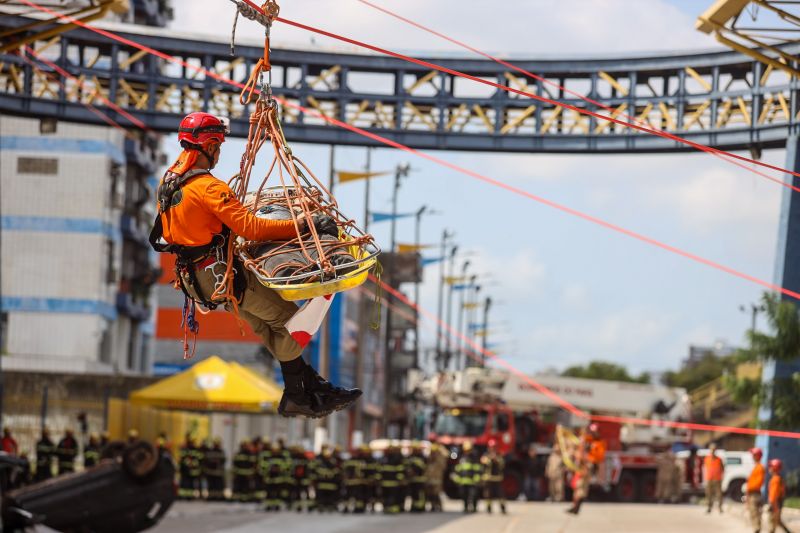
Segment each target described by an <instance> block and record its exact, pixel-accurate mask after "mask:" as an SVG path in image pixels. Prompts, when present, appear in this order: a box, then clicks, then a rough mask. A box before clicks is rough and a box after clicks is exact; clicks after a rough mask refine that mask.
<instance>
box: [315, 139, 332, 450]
mask: <svg viewBox="0 0 800 533" xmlns="http://www.w3.org/2000/svg"><path fill="white" fill-rule="evenodd" d="M335 157H336V146H335V145H333V144H332V145H331V151H330V159H329V161H328V191H329V192H330V193H331V196H333V186H334V184H335V182H336V169H335ZM330 326H331V324H330V313H329V314H327V315H325V319H324V320H323V321H322V331H320V333H319V371H320V374H321V375H322V376H323V377H324V378H325V379H328V378H329V377H330V338H331V336H330V335H331V332H330ZM330 418H331V417H325V418H320V419H318V420H317V423H316V427H317V433H319V432H320V431H319V430H320V429H322V428H326V427H327V428H330ZM329 438H330V435H326V439H329Z"/></svg>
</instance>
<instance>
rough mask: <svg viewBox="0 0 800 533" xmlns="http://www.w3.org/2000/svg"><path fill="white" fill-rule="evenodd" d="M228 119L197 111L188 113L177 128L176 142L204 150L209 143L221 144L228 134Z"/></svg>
mask: <svg viewBox="0 0 800 533" xmlns="http://www.w3.org/2000/svg"><path fill="white" fill-rule="evenodd" d="M230 132H231V130H230V127H229V122H228V119H226V118H222V117H217V116H214V115H212V114H210V113H203V112H201V111H197V112H194V113H189V114H188V115H186V116H185V117H184V118H183V120H181V125H180V127H179V128H178V141H180V143H181V144H183V142H184V141H186V142H187V143H190V144H196V145H199V146H201V147H203V148H205V147H206V146H207V145H208V144H209V143H211V142H218V143H223V142H225V136H226V135H228V134H230Z"/></svg>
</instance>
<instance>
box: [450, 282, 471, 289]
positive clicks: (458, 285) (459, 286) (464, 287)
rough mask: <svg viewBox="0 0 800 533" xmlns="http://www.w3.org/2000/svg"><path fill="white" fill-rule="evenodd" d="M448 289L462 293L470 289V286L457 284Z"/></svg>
mask: <svg viewBox="0 0 800 533" xmlns="http://www.w3.org/2000/svg"><path fill="white" fill-rule="evenodd" d="M450 288H451V289H453V290H454V291H463V290H466V289H471V288H472V285H471V284H469V283H459V284H457V285H453V286H452V287H450Z"/></svg>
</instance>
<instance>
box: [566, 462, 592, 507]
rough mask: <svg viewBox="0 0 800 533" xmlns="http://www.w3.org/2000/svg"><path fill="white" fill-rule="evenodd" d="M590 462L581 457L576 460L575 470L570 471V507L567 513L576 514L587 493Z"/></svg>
mask: <svg viewBox="0 0 800 533" xmlns="http://www.w3.org/2000/svg"><path fill="white" fill-rule="evenodd" d="M591 468H592V467H591V464H590V462H589V461H587V460H586V459H585V458H583V457H579V458H578V459H577V460H576V465H575V471H574V472H573V473H572V481H571V482H570V485H571V486H572V507H570V508H569V509H567V512H568V513H571V514H578V513H579V512H580V510H581V505H583V502H584V500H586V497H587V496H588V495H589V480H590V479H591V473H590V472H591Z"/></svg>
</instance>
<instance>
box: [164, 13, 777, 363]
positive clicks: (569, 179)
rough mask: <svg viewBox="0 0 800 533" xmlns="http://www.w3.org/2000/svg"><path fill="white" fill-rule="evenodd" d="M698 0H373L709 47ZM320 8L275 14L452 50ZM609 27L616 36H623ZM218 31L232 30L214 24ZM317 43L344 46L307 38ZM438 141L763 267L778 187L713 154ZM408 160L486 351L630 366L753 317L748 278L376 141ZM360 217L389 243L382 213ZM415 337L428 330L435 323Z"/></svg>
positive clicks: (586, 39)
mask: <svg viewBox="0 0 800 533" xmlns="http://www.w3.org/2000/svg"><path fill="white" fill-rule="evenodd" d="M711 3H712V2H711V0H697V1H688V0H682V1H671V2H670V1H664V0H648V1H647V2H642V1H641V0H619V1H612V0H608V1H599V0H597V1H596V0H591V1H590V0H540V1H535V2H534V1H529V2H506V3H503V4H500V5H492V7H491V9H489V10H488V11H487V8H486V4H485V3H478V2H475V3H464V2H463V1H462V2H455V1H454V0H452V1H451V0H440V1H438V2H435V3H430V2H424V1H422V0H409V1H404V2H384V5H386V6H389V7H391V8H392V9H395V10H397V11H399V12H401V13H402V14H405V15H408V16H410V17H412V18H420V19H424V20H425V22H426V23H427V24H428V25H430V26H432V27H434V28H436V29H438V30H440V31H442V32H444V33H446V34H449V35H452V36H453V37H456V38H459V39H462V40H465V41H467V42H469V43H470V44H474V45H475V46H477V47H479V48H483V49H486V50H490V51H496V52H502V53H506V54H510V55H512V56H513V57H530V58H536V57H543V56H547V57H557V56H559V55H561V56H569V57H581V56H592V57H596V56H602V55H605V56H614V55H620V54H625V55H630V54H636V53H646V52H664V51H670V50H684V51H685V50H692V49H698V48H711V47H714V46H715V44H714V41H713V40H712V39H711V38H710V37H708V36H706V35H704V34H701V33H699V32H697V31H695V30H694V26H693V25H694V20H695V18H696V16H697V15H698V14H699V13H701V12H702V11H703V10H704V9H705V8H706V7H708V6H709V5H710V4H711ZM223 5H224V4H223ZM323 5H324V6H325V8H323ZM190 6H196V4H195V3H194V2H189V1H188V0H177V1H176V8H177V9H176V11H177V15H178V20H182V21H185V22H190V24H189V27H192V28H193V30H194V31H196V32H199V33H209V34H213V33H214V31H215V28H214V27H213V24H214V21H213V18H212V17H208V16H207V15H208V13H205V14H203V13H198V11H199V10H196V9H190ZM329 6H330V2H329V1H328V2H322V0H303V1H293V2H292V3H291V4H289V3H287V5H285V6H283V12H282V13H281V14H282V15H283V16H285V17H287V18H291V19H295V20H298V21H303V22H306V23H309V24H312V25H318V26H321V27H324V28H326V29H330V30H332V31H335V32H339V33H343V34H347V35H352V36H354V37H356V38H360V39H364V40H366V41H368V42H372V43H375V44H378V45H381V46H385V47H388V48H393V49H405V50H427V51H429V52H432V53H435V52H448V53H449V52H451V51H453V50H454V48H453V45H450V44H449V43H442V42H441V41H437V40H435V38H433V37H430V36H427V35H425V34H422V33H416V32H415V31H414V30H412V29H407V28H405V27H400V26H398V24H397V23H395V22H393V21H392V20H391V19H388V18H387V17H386V16H385V15H382V14H380V13H378V12H375V11H372V10H370V9H369V8H367V7H365V6H363V5H361V4H360V3H358V2H357V1H355V0H342V1H341V2H337V3H336V6H337V7H336V10H335V11H333V12H331V11H330V10H329V9H327V8H328V7H329ZM227 12H228V10H226V11H225V13H227ZM542 13H546V14H547V16H546V17H545V16H543V15H542ZM487 20H488V21H490V23H487ZM491 21H497V22H496V23H493V22H491ZM245 22H247V21H245ZM621 32H624V34H625V35H626V36H627V37H626V38H619V35H620V34H621ZM222 33H224V34H225V35H224V36H222V38H228V37H227V35H228V34H229V30H228V29H227V28H225V30H224V31H223V32H222ZM237 33H238V34H239V35H241V36H242V37H241V38H242V39H247V38H248V37H256V36H258V29H257V28H256V27H253V25H252V24H251V23H248V25H246V24H243V22H242V21H240V23H239V29H238V30H237ZM273 36H274V41H275V43H276V46H281V45H284V46H310V45H311V40H310V37H309V36H308V35H305V34H303V33H301V32H299V31H297V30H293V29H290V28H286V27H285V26H280V25H278V26H276V27H275V29H274V30H273ZM313 45H314V46H316V47H323V48H331V47H333V48H337V49H341V48H342V47H341V46H339V45H338V44H335V43H328V42H325V41H324V40H322V39H319V38H315V40H314V44H313ZM434 55H435V54H434ZM290 142H291V139H290ZM293 147H294V151H295V153H297V154H298V155H300V157H301V158H303V159H304V160H305V161H306V162H307V163H308V164H309V165H310V166H311V167H312V168H313V169H315V172H316V173H317V174H318V175H319V176H327V174H328V148H327V147H323V146H313V145H301V144H296V145H293ZM242 148H243V143H242V142H241V141H230V142H228V143H226V145H225V147H224V150H223V156H222V161H221V165H220V167H219V175H220V177H225V178H227V177H229V176H230V175H232V174H233V173H234V172H235V171H236V170H237V166H238V160H239V157H240V154H241V151H242ZM172 153H174V152H172ZM436 155H438V156H440V157H442V158H444V159H446V160H448V161H452V162H454V163H456V164H459V165H461V166H464V167H467V168H470V169H474V170H477V171H479V172H482V173H484V174H486V175H488V176H490V177H493V178H497V179H500V180H501V181H504V182H507V183H510V184H513V185H515V186H517V187H520V188H522V189H525V190H527V191H530V192H532V193H535V194H537V195H540V196H543V197H546V198H548V199H551V200H554V201H557V202H560V203H562V204H565V205H568V206H570V207H573V208H576V209H579V210H583V211H586V212H588V213H590V214H592V215H595V216H598V217H600V218H604V219H606V220H608V221H610V222H613V223H615V224H619V225H622V226H625V227H627V228H629V229H632V230H634V231H637V232H640V233H644V234H646V235H649V236H652V237H656V238H658V239H661V240H664V241H666V242H667V243H669V244H672V245H675V246H678V247H681V248H684V249H686V250H688V251H690V252H693V253H696V254H698V255H701V256H704V257H707V258H709V259H712V260H714V261H717V262H719V263H722V264H725V265H728V266H731V267H733V268H736V269H738V270H740V271H743V272H745V273H747V274H751V275H753V276H756V277H759V278H761V279H764V280H767V281H771V280H772V273H773V260H774V255H775V241H776V237H777V220H778V215H779V210H780V194H781V190H782V188H781V187H780V186H779V185H777V184H774V183H771V182H768V181H766V180H764V179H762V178H760V177H758V176H756V175H754V174H752V173H750V172H747V171H745V170H742V169H738V168H737V167H734V166H732V165H729V164H725V163H723V162H721V161H719V160H718V159H716V158H714V157H711V156H709V155H706V154H701V153H698V154H691V155H685V154H684V155H657V156H656V155H637V156H589V155H570V156H555V155H543V154H532V155H509V154H486V153H458V152H439V153H437V154H436ZM364 160H365V150H364V149H359V148H341V149H337V153H336V168H337V169H340V170H359V169H361V168H363V165H364ZM764 160H766V161H768V162H771V163H774V164H777V165H779V166H783V165H784V154H783V151H782V150H773V151H770V152H766V153H765V155H764ZM405 161H408V162H410V163H411V165H412V167H413V168H414V172H413V173H412V175H411V177H410V178H409V179H407V180H405V181H404V183H403V185H402V188H401V191H400V199H399V205H400V211H401V212H403V211H406V212H410V211H415V210H416V209H418V208H419V207H420V206H421V205H423V204H427V205H429V206H430V207H432V208H434V209H436V210H437V211H439V212H441V214H440V215H435V216H430V217H427V218H425V219H424V220H423V225H422V228H423V231H422V234H423V241H424V242H426V243H438V241H439V238H440V235H441V233H442V230H443V229H444V228H445V227H446V228H448V229H450V230H453V231H455V232H456V233H457V235H458V237H457V242H458V244H459V246H460V247H461V249H465V250H470V251H471V252H472V254H473V255H471V256H470V257H469V259H470V261H471V262H472V265H473V267H472V268H471V269H470V271H471V272H472V273H477V274H480V275H487V276H488V278H486V281H485V282H484V284H485V287H484V291H483V294H488V295H491V296H492V297H493V299H494V300H495V301H496V305H495V306H494V308H493V310H492V314H491V317H492V323H493V324H494V327H493V328H490V329H492V334H491V336H490V342H492V343H494V342H498V343H500V344H499V346H498V352H499V354H500V355H501V356H503V357H505V358H506V359H508V360H509V361H510V362H511V363H513V364H514V365H516V366H517V367H519V368H520V369H522V370H525V371H531V372H532V371H537V370H542V369H547V368H556V369H561V368H564V367H565V366H567V365H571V364H579V363H585V362H588V361H590V360H593V359H603V360H608V361H614V362H618V363H620V364H623V365H626V366H628V367H629V368H630V369H631V370H632V371H635V372H639V371H644V370H656V371H660V370H664V369H668V368H675V367H676V366H677V365H678V364H679V362H680V360H681V359H682V358H684V357H685V356H686V353H687V351H688V345H689V344H701V345H708V344H712V343H714V342H716V341H719V340H723V341H726V342H728V343H730V344H741V343H742V342H743V338H744V332H745V330H746V328H747V327H749V323H750V317H749V314H745V313H742V312H741V311H740V310H739V306H740V305H742V304H748V303H750V302H753V301H756V300H757V299H758V298H759V296H760V294H761V292H762V291H761V289H760V287H758V286H755V285H752V284H750V283H748V282H746V281H743V280H740V279H737V278H734V277H731V276H730V275H727V274H724V273H721V272H718V271H715V270H712V269H710V268H708V267H705V266H702V265H699V264H696V263H693V262H691V261H689V260H687V259H685V258H682V257H678V256H674V255H671V254H668V253H667V252H664V251H662V250H660V249H657V248H654V247H652V246H648V245H646V244H643V243H640V242H638V241H635V240H632V239H630V238H628V237H624V236H622V235H618V234H614V233H612V232H609V231H608V230H606V229H603V228H599V227H597V226H593V225H591V224H589V223H587V222H585V221H582V220H579V219H576V218H572V217H569V216H568V215H565V214H562V213H560V212H557V211H554V210H553V209H551V208H548V207H545V206H543V205H540V204H537V203H534V202H532V201H531V200H527V199H524V198H521V197H518V196H514V195H512V194H510V193H509V192H507V191H504V190H501V189H498V188H495V187H491V186H489V185H487V184H484V183H481V182H478V181H475V180H473V179H471V178H468V177H466V176H463V175H460V174H456V173H454V172H453V171H450V170H447V169H444V168H441V167H438V166H436V165H434V164H432V163H429V162H427V161H424V160H420V159H414V158H410V157H409V156H407V155H405V154H401V153H398V152H397V151H394V150H391V149H378V150H376V151H375V152H373V169H376V170H390V169H392V168H393V167H394V166H395V165H396V164H398V163H400V162H405ZM390 194H391V178H388V177H386V178H378V179H376V180H374V181H373V189H372V196H371V197H372V204H371V207H372V209H373V210H377V211H388V210H389V209H390ZM337 198H338V200H339V202H340V205H341V206H342V208H343V211H344V212H345V213H347V214H349V216H351V217H353V218H355V219H356V220H358V221H361V220H362V218H363V210H364V208H363V184H360V183H352V184H344V185H342V186H340V187H338V190H337ZM370 230H371V232H372V233H373V234H374V235H375V236H376V238H377V239H378V241H379V242H381V243H383V245H384V246H388V244H387V243H388V231H389V225H388V224H378V225H373V226H372V227H371V228H370ZM398 236H399V239H398V240H399V241H401V242H411V241H412V240H413V221H412V220H411V219H408V220H403V221H401V222H400V223H399V224H398ZM437 278H438V266H433V267H429V268H428V269H427V270H426V272H425V283H424V285H423V289H422V294H423V296H422V305H423V306H424V307H426V308H428V309H430V310H432V311H435V310H436V283H437ZM409 291H410V288H409ZM762 323H763V320H762ZM424 340H425V341H426V342H425V344H427V345H432V344H433V336H432V335H431V334H430V333H427V334H426V335H425V338H424Z"/></svg>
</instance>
